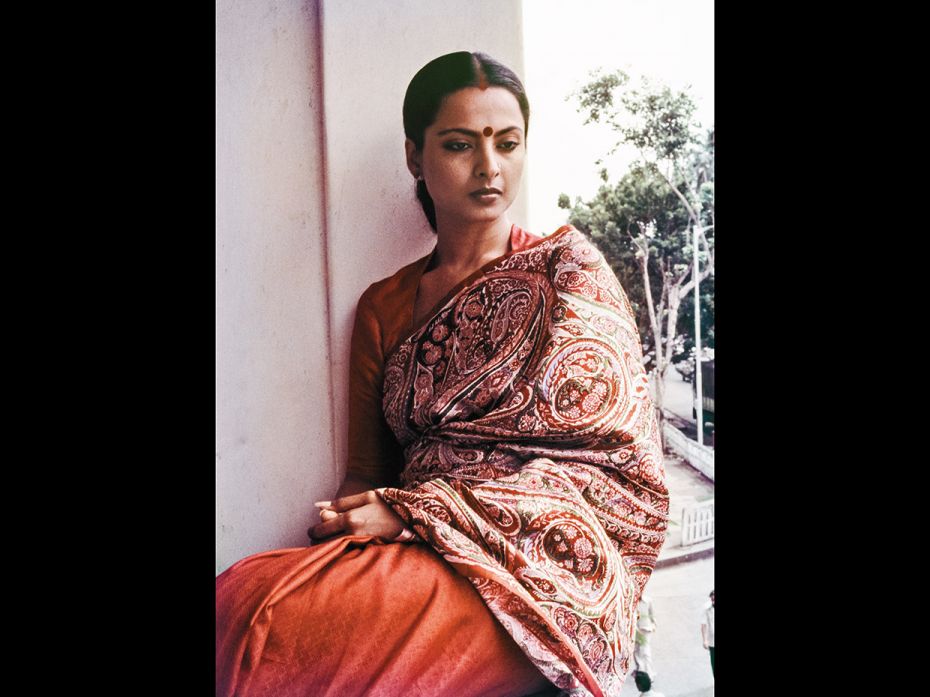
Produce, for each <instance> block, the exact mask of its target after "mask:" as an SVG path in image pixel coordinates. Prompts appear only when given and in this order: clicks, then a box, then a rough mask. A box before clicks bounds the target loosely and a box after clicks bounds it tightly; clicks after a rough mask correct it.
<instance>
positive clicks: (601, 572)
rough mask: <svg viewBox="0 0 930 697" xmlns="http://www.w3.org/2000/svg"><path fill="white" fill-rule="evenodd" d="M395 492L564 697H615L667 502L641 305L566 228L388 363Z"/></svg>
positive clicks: (453, 306)
mask: <svg viewBox="0 0 930 697" xmlns="http://www.w3.org/2000/svg"><path fill="white" fill-rule="evenodd" d="M383 408H384V414H385V418H386V420H387V423H388V424H389V425H390V427H391V430H392V431H393V432H394V435H395V436H396V438H397V440H398V441H399V442H400V444H401V445H402V446H403V447H404V456H405V462H406V466H405V469H404V471H403V473H402V476H401V484H402V486H401V488H393V487H388V488H384V489H379V493H380V495H381V497H382V498H383V499H384V500H385V501H386V502H387V503H388V504H389V505H390V506H391V507H392V508H393V509H394V510H395V511H396V512H397V513H398V515H400V516H401V517H402V518H403V519H404V521H405V522H406V523H407V525H408V526H409V527H410V528H411V529H412V530H413V531H415V533H416V534H417V535H418V536H419V538H420V539H421V540H422V541H424V542H426V543H427V544H428V545H429V546H430V547H432V548H433V549H434V550H435V551H436V552H438V553H439V554H440V555H441V556H442V558H443V559H444V560H445V561H446V562H448V563H449V564H450V565H451V566H452V567H453V568H454V569H455V570H456V571H458V572H459V573H460V574H461V575H462V576H463V577H465V578H467V579H468V580H469V581H470V582H471V583H472V584H473V586H474V588H475V589H476V590H477V592H478V593H479V594H480V596H481V598H482V599H483V601H484V602H485V604H486V605H487V607H488V608H489V609H490V610H491V612H492V613H493V614H494V616H495V617H496V618H497V619H498V621H499V622H500V624H501V625H502V626H503V627H504V628H505V629H506V631H507V632H508V633H509V634H510V636H511V637H512V638H513V640H514V641H515V642H516V644H517V645H518V646H519V647H520V649H522V651H523V652H524V653H525V654H526V656H528V657H529V659H530V660H531V661H532V662H533V663H534V664H535V665H536V667H537V668H538V669H539V670H540V671H541V672H542V674H543V675H545V676H546V677H547V678H548V679H549V680H550V681H551V682H552V683H554V684H555V685H556V686H557V687H559V688H560V689H561V690H562V691H563V692H564V693H565V694H570V695H589V694H590V695H597V696H601V695H607V696H616V695H619V694H620V690H621V687H622V684H623V681H624V678H625V676H626V674H627V673H628V671H629V669H630V667H631V666H630V659H631V656H632V652H633V648H634V645H635V629H636V623H635V619H636V606H637V603H638V601H639V598H640V595H641V593H642V590H643V587H644V586H645V584H646V581H647V580H648V578H649V576H650V574H651V572H652V570H653V569H654V568H655V562H656V559H657V556H658V553H659V550H660V548H661V546H662V543H663V542H664V539H665V535H666V529H667V521H668V515H667V514H668V492H667V489H666V487H665V483H664V479H665V473H664V468H663V464H662V449H661V443H660V438H659V433H658V430H657V422H656V418H655V413H654V407H653V404H652V402H651V399H650V397H649V392H648V379H647V376H646V373H645V371H644V369H643V366H642V347H641V344H640V339H639V334H638V331H637V327H636V322H635V319H634V316H633V313H632V310H631V307H630V304H629V301H628V299H627V297H626V295H625V293H624V292H623V290H622V288H621V287H620V285H619V283H618V282H617V279H616V277H615V276H614V274H613V272H612V271H611V269H610V267H609V266H608V265H607V263H606V262H605V260H604V258H603V256H602V255H601V254H600V252H599V251H598V250H597V249H596V248H595V247H594V246H592V245H591V244H590V242H588V241H587V239H585V237H584V236H583V235H582V234H581V233H580V232H578V231H577V230H575V229H574V228H572V227H571V226H565V227H563V228H560V229H559V231H557V232H556V233H554V234H553V235H551V236H549V237H546V238H543V239H542V240H541V241H539V242H538V243H536V244H534V245H532V246H530V247H527V248H525V249H522V250H519V251H516V252H513V253H511V254H508V255H506V256H505V257H502V258H500V259H498V260H496V261H494V262H491V263H490V264H488V265H486V266H485V267H483V268H482V269H481V270H480V271H479V272H477V273H475V274H472V276H470V277H469V278H468V279H466V280H465V281H463V282H462V283H460V284H458V286H457V287H456V288H454V289H453V291H451V292H450V294H449V295H447V297H446V299H444V300H443V301H441V302H440V303H439V305H438V306H437V309H436V310H435V311H434V312H433V313H432V316H431V317H430V318H429V319H428V320H427V321H426V322H425V323H424V324H423V325H422V326H421V327H420V328H419V329H417V330H415V331H414V332H413V333H412V334H411V335H410V336H408V337H407V338H406V339H404V340H403V341H401V342H400V343H399V345H398V346H397V347H396V348H395V349H394V350H393V352H392V353H391V354H390V355H389V356H388V357H387V359H386V362H385V368H384V400H383Z"/></svg>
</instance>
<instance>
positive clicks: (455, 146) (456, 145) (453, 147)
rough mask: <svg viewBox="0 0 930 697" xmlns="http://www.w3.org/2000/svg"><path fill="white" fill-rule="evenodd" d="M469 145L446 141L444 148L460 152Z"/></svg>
mask: <svg viewBox="0 0 930 697" xmlns="http://www.w3.org/2000/svg"><path fill="white" fill-rule="evenodd" d="M468 147H469V145H468V143H461V142H459V143H446V150H451V151H452V152H462V151H463V150H465V149H467V148H468Z"/></svg>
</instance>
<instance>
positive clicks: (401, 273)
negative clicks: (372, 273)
mask: <svg viewBox="0 0 930 697" xmlns="http://www.w3.org/2000/svg"><path fill="white" fill-rule="evenodd" d="M429 257H430V255H429V254H427V255H425V256H422V257H420V258H419V259H416V260H414V261H412V262H410V263H409V264H405V265H404V266H402V267H401V268H399V269H398V270H397V271H395V272H394V273H392V274H391V275H390V276H386V277H385V278H382V279H380V280H378V281H375V282H374V283H372V284H371V285H369V286H368V287H367V288H366V289H365V290H364V292H363V293H362V295H361V296H360V297H359V300H358V311H359V312H368V313H371V314H373V315H374V316H375V317H376V318H377V319H378V322H379V324H381V325H387V324H390V323H391V320H392V319H396V318H397V316H398V314H402V313H403V310H404V309H405V308H406V306H407V305H408V304H410V303H412V301H413V300H412V298H413V294H414V293H415V292H416V284H417V279H418V278H419V275H420V272H421V271H422V268H423V266H424V265H425V264H426V263H427V261H429Z"/></svg>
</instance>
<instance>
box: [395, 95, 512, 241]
mask: <svg viewBox="0 0 930 697" xmlns="http://www.w3.org/2000/svg"><path fill="white" fill-rule="evenodd" d="M407 153H408V162H411V164H412V165H415V166H416V167H418V168H419V171H420V173H421V174H422V176H423V179H424V180H425V182H426V188H427V190H428V191H429V193H430V196H432V198H433V202H434V203H435V205H436V218H437V221H438V222H439V225H440V226H442V223H443V221H444V220H447V221H451V220H454V221H456V222H468V223H474V222H482V221H485V222H493V221H494V220H497V219H498V218H499V217H500V216H501V215H503V214H504V212H505V211H506V210H507V209H508V208H510V205H511V204H512V203H513V201H514V199H515V198H516V197H517V193H518V192H519V190H520V179H521V177H522V176H523V162H524V160H525V159H526V139H525V133H524V132H523V114H522V112H521V111H520V105H519V103H518V102H517V98H516V97H514V96H513V94H511V93H510V92H509V91H507V90H506V89H504V88H503V87H488V88H486V89H483V90H482V89H480V88H478V87H466V88H464V89H461V90H458V91H457V92H453V93H452V94H450V95H448V96H447V97H446V98H445V99H444V100H443V103H442V106H441V107H440V109H439V113H438V114H437V115H436V120H435V122H434V123H433V124H432V125H431V126H429V127H428V128H427V129H426V132H425V134H424V139H423V151H422V152H420V153H417V152H416V151H415V149H414V147H413V142H412V141H410V140H409V139H408V141H407ZM411 171H414V173H415V168H414V166H411ZM486 188H494V189H497V190H498V191H499V192H500V193H496V194H490V195H483V196H482V195H480V194H475V193H474V192H476V191H479V190H481V189H486Z"/></svg>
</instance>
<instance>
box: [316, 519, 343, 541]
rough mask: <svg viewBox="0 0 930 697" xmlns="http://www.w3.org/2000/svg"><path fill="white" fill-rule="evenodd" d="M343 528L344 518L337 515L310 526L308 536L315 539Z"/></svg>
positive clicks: (327, 535) (340, 530) (333, 533)
mask: <svg viewBox="0 0 930 697" xmlns="http://www.w3.org/2000/svg"><path fill="white" fill-rule="evenodd" d="M343 530H345V519H344V518H343V517H342V516H340V515H337V516H335V517H334V518H332V519H330V520H326V521H323V522H322V523H320V524H319V525H314V526H313V527H312V528H310V530H309V533H310V537H312V538H313V539H315V540H317V539H320V538H323V537H330V536H331V535H335V534H336V533H339V532H342V531H343Z"/></svg>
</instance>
